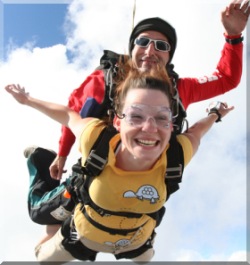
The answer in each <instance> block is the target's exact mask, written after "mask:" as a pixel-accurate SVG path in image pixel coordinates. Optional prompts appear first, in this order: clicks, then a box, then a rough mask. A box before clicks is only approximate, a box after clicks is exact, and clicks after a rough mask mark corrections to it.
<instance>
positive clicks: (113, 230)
mask: <svg viewBox="0 0 250 265" xmlns="http://www.w3.org/2000/svg"><path fill="white" fill-rule="evenodd" d="M81 211H82V213H83V214H84V216H85V218H86V219H87V220H88V221H89V222H90V223H91V224H92V225H93V226H95V227H96V228H98V229H100V230H102V231H105V232H108V233H109V234H111V235H116V234H119V235H123V236H126V235H127V234H129V233H132V232H136V231H137V230H139V229H140V228H141V227H143V226H144V225H145V224H146V223H144V224H143V225H141V226H139V227H136V228H131V229H118V228H109V227H106V226H104V225H101V224H100V223H97V222H96V221H94V220H93V219H92V218H91V217H90V216H89V215H88V213H87V212H86V209H85V207H84V206H83V207H82V209H81Z"/></svg>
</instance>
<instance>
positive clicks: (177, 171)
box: [165, 133, 184, 199]
mask: <svg viewBox="0 0 250 265" xmlns="http://www.w3.org/2000/svg"><path fill="white" fill-rule="evenodd" d="M169 144H170V145H169V148H168V150H167V169H166V175H165V182H166V186H167V199H168V198H169V196H170V195H171V194H172V193H174V192H176V191H177V190H178V189H179V183H180V182H181V181H182V174H183V171H184V155H183V150H182V146H181V144H180V143H179V142H178V141H177V139H176V134H175V133H172V136H171V138H170V142H169Z"/></svg>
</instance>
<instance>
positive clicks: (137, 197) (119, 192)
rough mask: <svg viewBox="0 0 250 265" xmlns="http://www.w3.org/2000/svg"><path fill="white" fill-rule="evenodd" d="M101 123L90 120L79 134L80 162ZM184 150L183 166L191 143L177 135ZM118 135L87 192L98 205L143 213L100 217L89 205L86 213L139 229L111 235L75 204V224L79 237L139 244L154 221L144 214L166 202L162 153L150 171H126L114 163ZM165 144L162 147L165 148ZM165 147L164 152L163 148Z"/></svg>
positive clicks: (115, 225)
mask: <svg viewBox="0 0 250 265" xmlns="http://www.w3.org/2000/svg"><path fill="white" fill-rule="evenodd" d="M103 128H104V125H103V124H102V123H101V122H100V121H99V120H98V119H93V120H92V121H91V122H89V124H88V125H87V127H86V128H85V130H84V131H83V133H82V137H81V140H80V151H81V152H82V154H83V156H82V161H83V163H84V161H85V160H86V158H87V157H88V154H89V152H90V150H91V147H92V146H93V144H94V142H95V141H96V139H97V138H98V136H99V134H100V132H101V131H102V129H103ZM177 139H178V141H179V142H180V143H181V145H182V147H183V151H184V161H185V165H187V163H188V162H189V161H190V160H191V157H192V146H191V143H190V141H189V140H188V139H187V137H185V136H182V135H180V136H178V138H177ZM119 141H120V135H119V134H117V135H115V136H114V137H113V138H112V139H111V140H110V143H109V147H110V150H109V156H108V164H107V165H106V167H105V168H104V170H103V171H102V173H101V174H100V175H99V176H98V177H96V178H94V179H93V181H92V183H91V185H90V187H89V195H90V197H91V199H92V201H93V202H94V203H95V204H96V205H98V206H99V207H101V208H103V209H106V210H109V211H113V212H132V213H142V214H143V213H144V214H143V215H142V217H141V218H126V217H121V216H115V215H111V216H101V215H99V214H98V213H96V212H95V211H94V210H93V209H92V208H91V207H90V206H85V209H86V211H87V213H88V215H89V216H90V217H91V218H92V219H93V220H94V221H95V222H97V223H100V224H101V225H103V226H106V227H109V228H115V229H133V228H139V227H140V226H142V228H141V230H140V231H139V232H133V233H130V234H129V235H127V236H121V235H111V234H109V233H107V232H104V231H101V230H99V229H98V228H96V227H94V226H93V225H92V224H90V223H89V222H88V220H86V218H85V217H84V215H83V214H82V212H81V210H80V207H81V205H80V204H79V205H78V206H77V207H76V210H75V216H74V217H75V218H74V219H75V224H76V229H77V231H78V233H79V234H80V236H82V237H85V238H87V239H89V240H92V241H96V242H98V243H101V244H107V242H109V243H108V244H114V245H115V244H116V243H117V242H120V240H125V241H124V242H129V245H130V247H131V244H135V246H139V245H141V244H143V242H145V241H146V240H147V239H148V238H149V237H150V235H151V233H152V232H153V230H154V228H155V225H156V222H155V220H153V219H152V218H150V217H149V216H148V215H145V213H153V212H156V211H158V210H159V209H160V208H161V207H162V206H163V205H164V203H165V201H166V196H167V194H166V186H165V171H166V166H167V165H166V163H167V159H166V152H164V153H163V154H162V155H161V157H160V158H159V160H158V161H157V162H156V163H155V165H154V167H153V168H152V169H151V170H147V171H130V172H129V173H128V172H127V171H124V170H121V169H119V168H117V167H116V166H115V162H116V156H115V153H114V150H115V148H116V147H117V144H118V143H119ZM167 149H168V146H167V147H166V150H167ZM166 150H165V151H166Z"/></svg>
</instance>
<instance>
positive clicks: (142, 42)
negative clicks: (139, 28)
mask: <svg viewBox="0 0 250 265" xmlns="http://www.w3.org/2000/svg"><path fill="white" fill-rule="evenodd" d="M151 42H153V43H154V45H155V49H156V50H157V51H160V52H169V51H170V49H171V47H170V44H169V43H168V42H166V41H164V40H154V39H150V38H148V37H139V38H137V39H135V42H134V44H136V45H138V46H140V47H143V48H146V47H148V45H149V44H150V43H151Z"/></svg>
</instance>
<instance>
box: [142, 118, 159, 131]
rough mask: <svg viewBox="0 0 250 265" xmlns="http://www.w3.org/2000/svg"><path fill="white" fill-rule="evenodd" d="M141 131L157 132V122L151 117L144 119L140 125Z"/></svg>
mask: <svg viewBox="0 0 250 265" xmlns="http://www.w3.org/2000/svg"><path fill="white" fill-rule="evenodd" d="M142 131H144V132H157V124H156V121H155V119H154V118H153V117H149V118H147V120H146V121H144V123H143V126H142Z"/></svg>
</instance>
